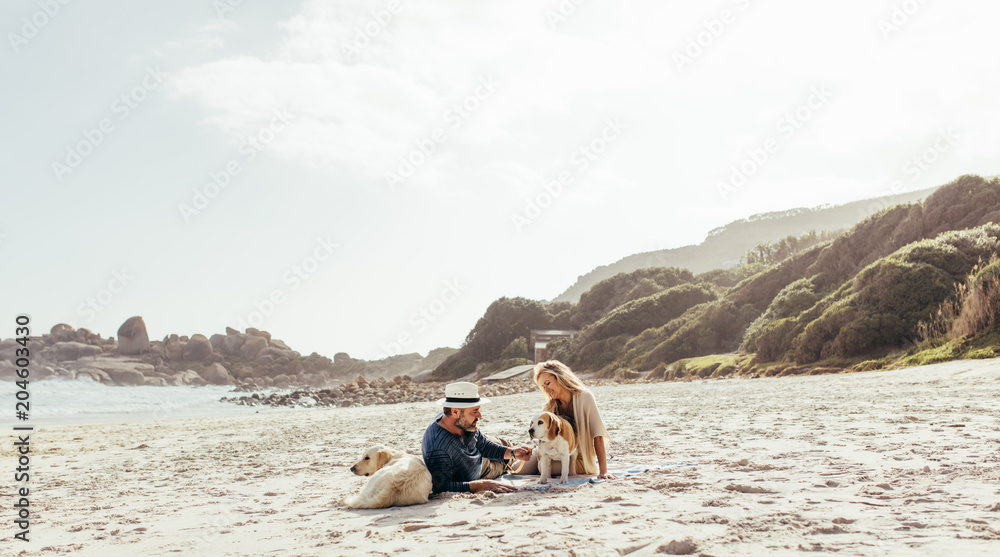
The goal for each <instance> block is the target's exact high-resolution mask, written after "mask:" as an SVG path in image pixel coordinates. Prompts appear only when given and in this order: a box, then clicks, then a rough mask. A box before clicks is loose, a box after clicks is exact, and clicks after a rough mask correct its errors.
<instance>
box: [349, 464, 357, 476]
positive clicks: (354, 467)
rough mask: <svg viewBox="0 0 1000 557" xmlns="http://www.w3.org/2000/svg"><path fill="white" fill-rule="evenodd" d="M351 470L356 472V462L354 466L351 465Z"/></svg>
mask: <svg viewBox="0 0 1000 557" xmlns="http://www.w3.org/2000/svg"><path fill="white" fill-rule="evenodd" d="M351 472H354V473H355V474H357V473H358V466H357V465H356V464H355V465H354V466H351Z"/></svg>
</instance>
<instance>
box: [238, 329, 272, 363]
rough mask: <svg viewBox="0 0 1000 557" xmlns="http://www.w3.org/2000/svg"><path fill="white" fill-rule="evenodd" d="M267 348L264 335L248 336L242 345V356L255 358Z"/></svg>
mask: <svg viewBox="0 0 1000 557" xmlns="http://www.w3.org/2000/svg"><path fill="white" fill-rule="evenodd" d="M248 330H249V329H248ZM265 348H267V339H266V338H264V337H262V336H248V337H247V338H246V340H245V341H244V342H243V346H241V347H240V357H241V358H255V357H257V354H259V353H260V351H261V350H263V349H265Z"/></svg>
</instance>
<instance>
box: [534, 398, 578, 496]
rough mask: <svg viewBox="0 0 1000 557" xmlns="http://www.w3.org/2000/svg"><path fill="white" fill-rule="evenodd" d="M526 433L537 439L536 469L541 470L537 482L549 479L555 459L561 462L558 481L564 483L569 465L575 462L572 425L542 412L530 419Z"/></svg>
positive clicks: (574, 441)
mask: <svg viewBox="0 0 1000 557" xmlns="http://www.w3.org/2000/svg"><path fill="white" fill-rule="evenodd" d="M528 435H529V436H531V438H532V439H537V440H538V470H539V471H540V472H541V478H539V479H538V483H540V484H543V483H547V482H548V481H549V474H550V473H551V471H552V461H553V460H556V459H558V460H559V462H560V464H561V468H560V470H559V471H560V478H559V483H566V477H567V476H568V475H569V469H570V465H571V464H573V465H575V464H576V462H575V457H576V432H574V431H573V426H572V425H570V424H569V422H567V421H566V420H563V419H561V418H560V417H559V416H556V415H555V414H553V413H552V412H542V413H541V414H539V415H537V416H535V419H534V420H532V421H531V427H530V428H529V429H528Z"/></svg>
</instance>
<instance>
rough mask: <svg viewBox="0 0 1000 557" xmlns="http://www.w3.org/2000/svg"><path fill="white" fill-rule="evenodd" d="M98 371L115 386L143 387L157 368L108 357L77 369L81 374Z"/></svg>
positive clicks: (88, 362) (142, 363)
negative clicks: (82, 372) (86, 371)
mask: <svg viewBox="0 0 1000 557" xmlns="http://www.w3.org/2000/svg"><path fill="white" fill-rule="evenodd" d="M94 368H96V369H98V370H100V371H102V372H104V373H105V374H107V376H108V377H109V378H110V379H111V382H112V383H114V384H115V385H143V384H145V383H146V376H151V375H153V372H154V370H155V368H154V367H153V366H152V365H150V364H147V363H144V362H133V361H130V360H122V359H117V358H115V359H112V358H108V357H106V356H105V357H104V358H97V359H94V360H87V361H86V363H85V364H83V365H81V366H80V367H77V368H76V369H77V371H78V372H77V375H79V372H81V371H84V370H88V369H94Z"/></svg>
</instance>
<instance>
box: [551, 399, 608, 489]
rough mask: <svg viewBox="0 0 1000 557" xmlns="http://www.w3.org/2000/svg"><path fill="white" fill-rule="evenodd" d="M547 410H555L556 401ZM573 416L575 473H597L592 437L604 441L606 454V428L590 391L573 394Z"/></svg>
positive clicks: (605, 452) (595, 453) (595, 452)
mask: <svg viewBox="0 0 1000 557" xmlns="http://www.w3.org/2000/svg"><path fill="white" fill-rule="evenodd" d="M548 410H549V411H550V412H556V401H555V400H553V401H552V402H551V403H550V404H549V408H548ZM573 418H574V420H576V446H577V464H576V473H577V474H597V473H598V472H600V470H599V469H598V467H597V451H596V450H595V449H594V437H601V438H602V439H603V441H604V447H605V449H604V454H605V455H607V446H608V441H609V439H608V437H609V436H608V430H607V429H606V428H605V427H604V420H602V419H601V412H600V411H599V410H598V409H597V400H595V399H594V394H593V393H591V392H590V391H581V392H580V393H578V394H574V395H573Z"/></svg>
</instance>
